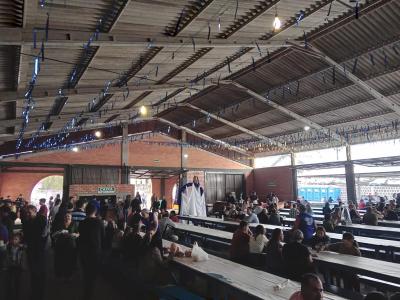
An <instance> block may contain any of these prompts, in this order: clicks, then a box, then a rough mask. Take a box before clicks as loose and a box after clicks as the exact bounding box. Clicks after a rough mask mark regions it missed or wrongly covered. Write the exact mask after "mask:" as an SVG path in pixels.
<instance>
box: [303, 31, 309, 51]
mask: <svg viewBox="0 0 400 300" xmlns="http://www.w3.org/2000/svg"><path fill="white" fill-rule="evenodd" d="M303 37H304V48H305V49H308V42H307V35H306V31H305V30H303Z"/></svg>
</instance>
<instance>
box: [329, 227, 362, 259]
mask: <svg viewBox="0 0 400 300" xmlns="http://www.w3.org/2000/svg"><path fill="white" fill-rule="evenodd" d="M326 250H328V251H333V252H337V253H340V254H347V255H354V256H361V252H360V249H359V247H358V243H357V241H355V240H354V235H353V234H352V233H350V232H345V233H343V237H342V241H341V242H337V243H333V244H330V245H328V246H327V247H326Z"/></svg>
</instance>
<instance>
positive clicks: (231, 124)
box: [182, 103, 286, 148]
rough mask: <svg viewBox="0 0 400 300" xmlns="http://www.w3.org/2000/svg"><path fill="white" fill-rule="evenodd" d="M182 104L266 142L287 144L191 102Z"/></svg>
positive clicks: (281, 145) (283, 146) (278, 144)
mask: <svg viewBox="0 0 400 300" xmlns="http://www.w3.org/2000/svg"><path fill="white" fill-rule="evenodd" d="M182 106H186V107H189V108H191V109H193V110H195V111H198V112H200V113H202V114H204V115H206V116H209V117H210V118H212V119H214V120H217V121H219V122H221V123H224V124H225V125H228V126H230V127H232V128H235V129H237V130H240V131H241V132H243V133H246V134H248V135H250V136H252V137H255V138H258V139H260V140H262V141H266V142H268V143H270V144H271V145H275V146H278V147H280V148H286V146H285V145H283V144H281V143H280V142H278V141H275V140H273V139H271V138H269V137H266V136H264V135H262V134H259V133H257V132H255V131H252V130H249V129H247V128H244V127H242V126H240V125H237V124H235V123H233V122H231V121H228V120H226V119H224V118H221V117H220V116H217V115H215V114H212V113H209V112H208V111H206V110H204V109H201V108H200V107H197V106H194V105H192V104H189V103H185V104H183V105H182Z"/></svg>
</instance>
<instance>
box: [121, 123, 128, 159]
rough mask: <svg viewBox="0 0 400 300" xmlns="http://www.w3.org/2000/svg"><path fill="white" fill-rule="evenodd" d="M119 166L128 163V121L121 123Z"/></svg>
mask: <svg viewBox="0 0 400 300" xmlns="http://www.w3.org/2000/svg"><path fill="white" fill-rule="evenodd" d="M121 126H122V140H121V166H128V165H129V143H128V123H122V125H121Z"/></svg>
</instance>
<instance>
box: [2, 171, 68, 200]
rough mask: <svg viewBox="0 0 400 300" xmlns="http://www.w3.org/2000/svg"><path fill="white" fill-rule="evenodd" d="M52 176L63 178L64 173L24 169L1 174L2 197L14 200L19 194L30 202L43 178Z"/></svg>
mask: <svg viewBox="0 0 400 300" xmlns="http://www.w3.org/2000/svg"><path fill="white" fill-rule="evenodd" d="M52 175H61V176H63V171H61V170H60V171H55V170H47V169H41V170H33V169H27V168H24V169H18V170H17V169H14V170H8V171H7V172H4V173H0V195H1V196H2V197H6V196H10V197H11V199H13V200H14V199H16V198H17V197H18V195H19V194H22V196H23V197H24V198H25V199H26V200H27V201H30V199H31V193H32V190H33V188H34V187H35V185H36V184H37V183H38V182H39V181H40V180H42V179H43V178H46V177H48V176H52Z"/></svg>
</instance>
